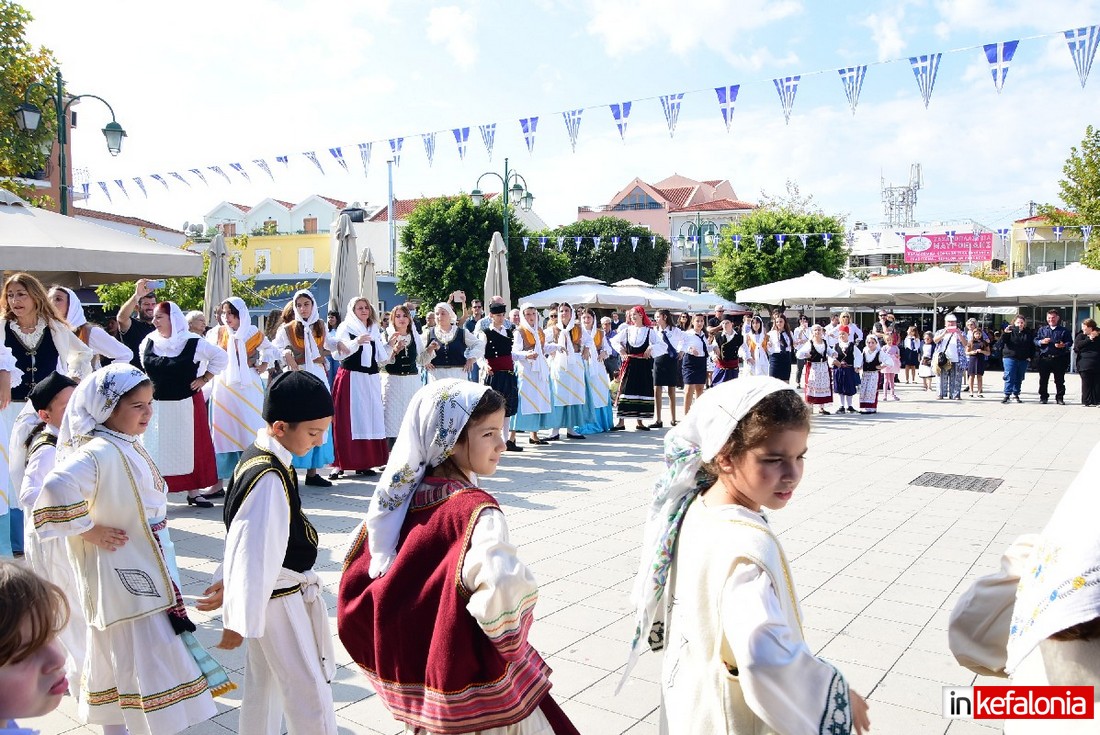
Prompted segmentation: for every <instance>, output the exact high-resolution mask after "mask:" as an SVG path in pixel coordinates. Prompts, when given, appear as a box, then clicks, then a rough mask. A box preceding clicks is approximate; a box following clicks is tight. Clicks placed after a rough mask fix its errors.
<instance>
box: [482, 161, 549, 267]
mask: <svg viewBox="0 0 1100 735" xmlns="http://www.w3.org/2000/svg"><path fill="white" fill-rule="evenodd" d="M486 176H496V177H497V178H498V179H500V182H501V185H502V187H503V189H504V207H503V211H504V232H503V233H502V234H503V235H504V247H508V202H509V199H513V200H516V201H518V202H519V205H520V207H521V208H522V209H523V211H524V212H530V211H531V205H532V203H534V201H535V196H534V194H532V193H531V190H530V189H528V188H527V179H525V178H523V177H522V176H521V175H520V174H519V172H518V171H509V170H508V159H507V158H505V159H504V176H501V175H500V174H498V173H497V172H496V171H486V172H485V173H483V174H482V175H481V176H478V177H477V183H475V184H474V190H473V191H471V192H470V199H472V200H473V202H474V206H475V207H479V206H481V202H482V201H484V199H485V194H484V193H483V192H482V191H481V189H479V188H478V187H479V186H481V180H482V179H484V178H485V177H486ZM520 182H523V183H522V184H521V183H520ZM509 194H510V195H511V196H509Z"/></svg>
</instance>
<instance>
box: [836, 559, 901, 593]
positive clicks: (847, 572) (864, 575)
mask: <svg viewBox="0 0 1100 735" xmlns="http://www.w3.org/2000/svg"><path fill="white" fill-rule="evenodd" d="M901 572H902V570H901V569H898V568H897V567H888V566H883V565H882V564H880V563H879V562H878V558H877V554H876V553H870V554H864V555H863V556H862V557H860V558H859V559H856V560H855V561H854V562H852V563H851V564H849V565H848V566H846V567H844V571H843V572H842V573H841V574H842V575H844V576H846V577H849V578H856V577H858V578H859V579H863V580H874V581H877V582H881V583H883V584H885V585H887V586H888V585H890V584H891V583H892V582H893V581H894V580H895V579H897V578H898V575H900V574H901ZM837 576H841V575H837ZM868 589H870V588H868Z"/></svg>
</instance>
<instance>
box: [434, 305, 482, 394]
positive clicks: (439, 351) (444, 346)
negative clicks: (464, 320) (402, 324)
mask: <svg viewBox="0 0 1100 735" xmlns="http://www.w3.org/2000/svg"><path fill="white" fill-rule="evenodd" d="M433 313H434V314H435V326H434V327H432V326H429V327H425V328H424V335H423V338H424V350H425V352H426V353H427V355H426V357H425V362H424V369H425V370H426V371H427V375H428V382H431V381H433V380H444V379H446V378H454V379H456V380H468V379H469V377H470V376H469V373H470V369H471V368H472V367H473V366H474V365H475V364H476V363H477V361H478V360H479V359H480V358H481V357H482V356H483V355H484V354H485V346H484V345H482V344H481V342H479V341H478V339H477V337H475V336H474V335H473V333H472V332H470V331H468V330H467V329H465V328H463V326H462V325H461V324H459V323H458V317H457V316H455V312H454V309H452V308H451V305H450V304H447V303H444V302H442V301H441V302H439V303H438V304H436V305H435V309H434V310H433Z"/></svg>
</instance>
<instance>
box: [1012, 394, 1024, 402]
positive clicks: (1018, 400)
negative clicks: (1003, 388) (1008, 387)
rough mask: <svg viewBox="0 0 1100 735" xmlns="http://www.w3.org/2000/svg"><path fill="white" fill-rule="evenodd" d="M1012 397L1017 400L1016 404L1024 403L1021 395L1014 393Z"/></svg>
mask: <svg viewBox="0 0 1100 735" xmlns="http://www.w3.org/2000/svg"><path fill="white" fill-rule="evenodd" d="M1012 397H1013V398H1015V399H1016V403H1023V401H1021V400H1020V394H1019V393H1014V394H1013V395H1012Z"/></svg>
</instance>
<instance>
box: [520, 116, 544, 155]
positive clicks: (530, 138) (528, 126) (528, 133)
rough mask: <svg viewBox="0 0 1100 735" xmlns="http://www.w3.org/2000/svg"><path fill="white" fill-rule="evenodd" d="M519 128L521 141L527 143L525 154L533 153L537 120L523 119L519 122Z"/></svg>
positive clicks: (534, 118)
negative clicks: (521, 136) (521, 133)
mask: <svg viewBox="0 0 1100 735" xmlns="http://www.w3.org/2000/svg"><path fill="white" fill-rule="evenodd" d="M519 126H520V128H522V129H523V140H524V141H526V143H527V152H528V153H534V152H535V129H536V128H538V126H539V119H538V118H537V117H525V118H521V119H520V121H519Z"/></svg>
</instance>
